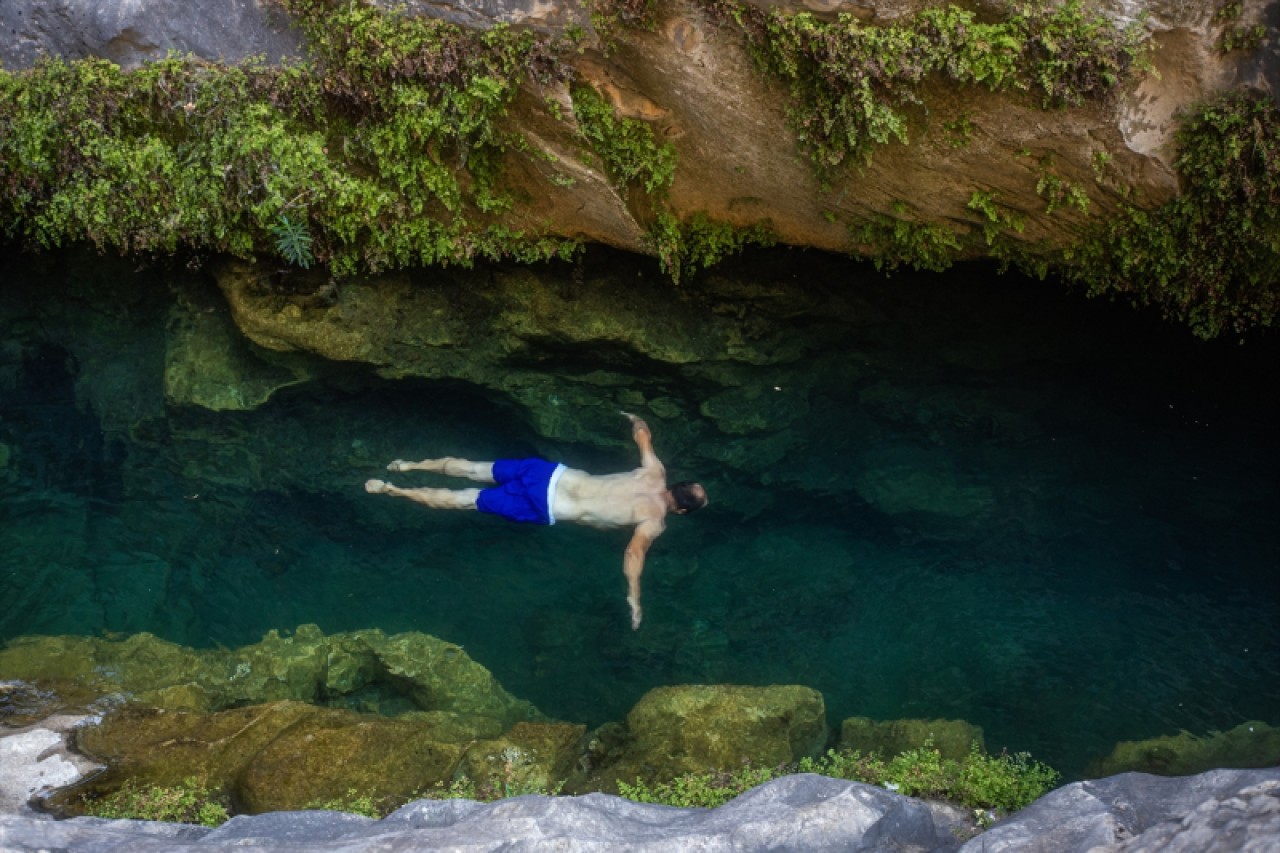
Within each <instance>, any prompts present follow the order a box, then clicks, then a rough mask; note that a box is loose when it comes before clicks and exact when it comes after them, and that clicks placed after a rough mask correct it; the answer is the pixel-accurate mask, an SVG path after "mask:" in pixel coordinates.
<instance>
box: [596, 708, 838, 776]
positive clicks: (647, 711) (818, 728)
mask: <svg viewBox="0 0 1280 853" xmlns="http://www.w3.org/2000/svg"><path fill="white" fill-rule="evenodd" d="M827 737H828V731H827V718H826V707H825V705H824V703H823V700H822V694H821V693H819V692H818V691H816V690H813V689H811V688H808V687H801V686H796V685H774V686H770V687H741V686H737V685H729V684H719V685H682V686H676V687H658V688H655V689H653V690H650V691H649V692H648V693H646V694H645V695H644V696H643V697H641V699H640V701H639V702H637V703H636V705H635V707H634V708H632V709H631V712H630V713H629V714H627V720H626V734H625V746H624V747H623V749H622V752H621V755H620V756H619V757H618V758H617V760H616V761H613V762H612V763H610V764H609V766H607V767H606V768H605V769H603V770H602V771H600V773H599V777H600V779H601V780H602V781H604V782H606V783H607V781H608V780H623V781H626V782H630V781H632V780H634V779H637V778H639V779H642V780H644V781H650V782H651V781H659V780H660V781H666V780H669V779H671V778H673V777H676V776H679V775H681V774H684V773H706V772H708V771H716V770H728V771H732V770H736V769H739V768H741V767H742V766H743V764H745V763H748V762H750V763H753V764H760V765H766V766H772V765H781V764H789V763H791V762H793V761H797V760H799V759H801V758H804V757H806V756H816V755H818V754H820V753H821V752H822V751H823V750H824V749H825V748H826V746H827Z"/></svg>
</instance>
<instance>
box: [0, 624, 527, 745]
mask: <svg viewBox="0 0 1280 853" xmlns="http://www.w3.org/2000/svg"><path fill="white" fill-rule="evenodd" d="M0 678H7V679H19V680H22V681H26V682H30V683H32V684H35V685H37V686H38V687H40V688H43V689H48V690H52V691H54V692H55V693H57V694H59V695H60V696H61V697H62V700H63V701H64V702H65V703H67V704H68V705H72V706H74V705H82V706H83V705H86V704H89V703H91V702H93V701H95V700H97V699H99V698H100V697H102V696H106V695H114V696H117V697H119V698H121V699H123V700H126V701H132V702H135V703H138V704H141V705H149V706H152V707H157V708H169V709H181V710H187V711H202V712H205V711H217V710H221V709H224V708H230V707H235V706H239V705H250V704H256V703H262V702H275V701H281V700H292V701H299V702H310V703H328V704H344V703H348V702H351V701H356V702H357V703H359V704H361V705H362V706H363V707H369V706H372V708H373V709H376V708H377V706H378V704H379V702H383V703H386V705H387V709H388V710H390V711H393V712H402V711H407V710H415V709H416V710H419V711H428V712H438V713H443V714H448V715H451V716H453V717H456V718H458V719H467V718H475V719H478V720H491V721H492V723H491V724H488V725H486V724H484V723H481V724H480V728H481V730H487V731H492V730H493V727H494V726H497V727H498V728H499V730H501V729H505V728H507V727H509V726H511V725H514V724H515V723H516V722H520V721H522V720H537V719H541V718H542V715H541V714H540V713H539V712H538V710H537V709H536V708H534V707H533V706H532V705H531V704H530V703H528V702H525V701H523V700H519V699H516V698H515V697H513V696H511V695H510V694H509V693H507V691H506V690H504V689H503V688H502V686H501V685H499V684H498V683H497V682H496V681H495V680H494V678H493V675H492V674H491V673H490V672H489V671H488V670H487V669H485V668H484V667H482V666H480V665H479V664H477V663H476V662H475V661H473V660H471V658H470V657H468V656H467V654H466V653H465V652H464V651H463V650H462V649H461V648H459V647H458V646H456V645H454V644H453V643H448V642H445V641H443V640H439V639H436V638H435V637H430V636H427V635H425V634H418V633H406V634H396V635H392V636H390V637H388V636H387V635H385V634H384V633H383V632H381V631H377V630H367V631H356V632H351V633H347V634H335V635H333V636H330V637H326V636H325V635H324V634H323V633H321V631H320V629H319V628H317V627H316V626H314V625H303V626H301V627H299V628H298V629H297V631H296V632H294V634H293V635H292V636H288V637H284V636H281V635H280V634H279V632H277V631H271V632H269V633H268V634H267V635H266V636H265V637H264V638H263V639H262V641H261V642H259V643H255V644H253V645H249V646H244V647H242V648H239V649H230V650H228V649H211V650H194V649H189V648H186V647H184V646H179V645H177V644H175V643H170V642H167V641H165V640H161V639H159V638H157V637H155V636H153V635H151V634H147V633H141V634H135V635H133V636H131V637H128V638H126V639H124V640H110V639H101V638H96V637H25V638H19V639H16V640H13V641H11V642H10V643H9V644H8V645H7V646H6V647H5V648H4V649H0Z"/></svg>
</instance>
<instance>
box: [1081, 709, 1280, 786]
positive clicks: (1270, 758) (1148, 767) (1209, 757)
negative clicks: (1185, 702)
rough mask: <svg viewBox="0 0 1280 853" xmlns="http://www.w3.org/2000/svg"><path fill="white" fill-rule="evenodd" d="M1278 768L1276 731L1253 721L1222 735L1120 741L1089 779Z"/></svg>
mask: <svg viewBox="0 0 1280 853" xmlns="http://www.w3.org/2000/svg"><path fill="white" fill-rule="evenodd" d="M1277 764H1280V729H1276V728H1275V727H1273V726H1269V725H1267V724H1266V723H1263V722H1259V721H1257V720H1251V721H1250V722H1247V723H1241V724H1240V725H1238V726H1236V727H1235V728H1233V729H1230V730H1228V731H1225V732H1211V733H1209V734H1208V735H1204V736H1197V735H1193V734H1192V733H1191V732H1185V731H1183V732H1178V733H1177V734H1176V735H1164V736H1162V737H1155V738H1148V739H1146V740H1138V741H1121V742H1120V743H1118V744H1116V746H1115V749H1113V750H1111V754H1110V755H1108V756H1106V757H1105V758H1102V759H1099V760H1098V761H1095V762H1093V764H1091V765H1090V767H1089V775H1090V776H1113V775H1115V774H1117V773H1124V772H1128V771H1138V772H1142V773H1154V774H1157V775H1160V776H1185V775H1188V774H1191V773H1202V772H1204V771H1206V770H1210V769H1212V768H1214V767H1273V766H1275V765H1277Z"/></svg>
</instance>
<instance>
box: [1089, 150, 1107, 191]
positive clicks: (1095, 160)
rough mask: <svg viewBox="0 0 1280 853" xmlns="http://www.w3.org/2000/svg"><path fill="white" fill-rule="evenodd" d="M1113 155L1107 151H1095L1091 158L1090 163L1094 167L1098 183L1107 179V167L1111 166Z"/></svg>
mask: <svg viewBox="0 0 1280 853" xmlns="http://www.w3.org/2000/svg"><path fill="white" fill-rule="evenodd" d="M1111 160H1112V157H1111V155H1110V154H1109V153H1108V152H1106V151H1095V152H1093V156H1092V157H1090V158H1089V165H1090V166H1092V168H1093V179H1094V180H1095V181H1097V182H1098V183H1102V182H1103V181H1104V180H1106V177H1107V169H1108V168H1109V167H1110V166H1111Z"/></svg>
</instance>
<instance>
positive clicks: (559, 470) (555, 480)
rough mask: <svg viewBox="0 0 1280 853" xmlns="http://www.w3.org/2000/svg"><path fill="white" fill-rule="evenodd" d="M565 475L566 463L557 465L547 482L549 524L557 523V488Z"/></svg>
mask: <svg viewBox="0 0 1280 853" xmlns="http://www.w3.org/2000/svg"><path fill="white" fill-rule="evenodd" d="M563 473H564V463H560V464H559V465H556V469H555V470H554V471H552V472H551V479H550V480H548V481H547V524H555V523H556V486H558V485H559V484H560V475H561V474H563Z"/></svg>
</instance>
